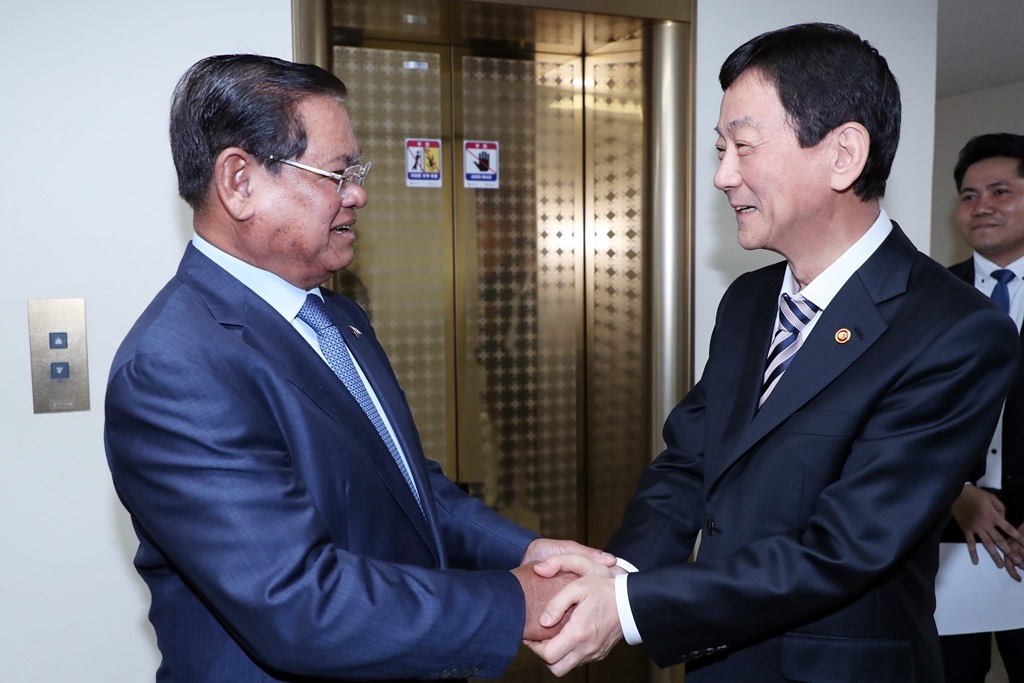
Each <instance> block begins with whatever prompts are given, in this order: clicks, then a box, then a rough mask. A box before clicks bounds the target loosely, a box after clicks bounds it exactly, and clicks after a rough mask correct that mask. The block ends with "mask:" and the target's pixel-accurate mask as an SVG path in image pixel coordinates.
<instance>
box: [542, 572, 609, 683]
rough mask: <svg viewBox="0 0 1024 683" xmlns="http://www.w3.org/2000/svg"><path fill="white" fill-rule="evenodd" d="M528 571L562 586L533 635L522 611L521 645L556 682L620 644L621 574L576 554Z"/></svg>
mask: <svg viewBox="0 0 1024 683" xmlns="http://www.w3.org/2000/svg"><path fill="white" fill-rule="evenodd" d="M601 559H602V560H604V559H606V558H601ZM613 562H614V558H613ZM532 569H533V572H534V574H536V575H537V576H538V577H542V578H543V579H544V580H547V581H552V580H562V581H563V582H564V586H563V587H562V588H561V590H559V591H558V593H557V594H556V595H554V597H552V598H551V599H550V600H549V601H548V602H547V604H546V606H545V607H544V610H543V612H542V613H541V614H540V616H539V626H540V627H541V628H540V631H539V632H538V631H536V630H533V629H531V628H530V627H529V619H530V618H531V614H530V612H529V610H527V633H526V634H524V641H525V642H526V645H527V646H528V647H529V648H530V649H531V650H533V652H534V653H536V654H537V655H538V656H539V657H540V658H541V659H543V660H544V661H545V662H547V664H548V668H549V669H551V672H552V673H554V674H555V675H556V676H563V675H565V674H566V673H568V672H569V671H570V670H572V669H573V668H575V667H577V666H580V665H582V664H586V663H588V662H592V661H596V660H599V659H604V658H605V657H606V656H607V655H608V652H609V651H610V650H611V649H612V647H613V646H614V645H615V644H616V643H617V642H618V641H619V640H621V639H622V628H621V626H620V625H619V615H618V611H617V609H616V604H615V575H616V574H617V573H621V572H623V571H624V570H622V569H621V568H619V567H615V566H614V565H613V564H609V563H607V562H601V561H595V560H594V559H593V558H592V557H588V556H584V555H579V554H572V555H557V556H553V557H549V558H548V559H546V560H544V561H542V562H539V563H537V564H534V565H532ZM576 577H579V578H576ZM538 633H539V635H540V636H541V637H537V636H538Z"/></svg>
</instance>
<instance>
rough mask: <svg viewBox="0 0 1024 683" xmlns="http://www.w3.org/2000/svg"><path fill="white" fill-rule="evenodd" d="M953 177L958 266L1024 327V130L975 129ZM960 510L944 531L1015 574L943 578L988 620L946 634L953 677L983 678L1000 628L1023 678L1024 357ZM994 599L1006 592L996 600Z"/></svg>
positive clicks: (955, 681)
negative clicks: (962, 255) (964, 580)
mask: <svg viewBox="0 0 1024 683" xmlns="http://www.w3.org/2000/svg"><path fill="white" fill-rule="evenodd" d="M953 179H954V180H955V181H956V189H957V192H958V193H959V196H960V201H959V203H958V205H957V215H956V217H957V223H958V224H959V225H960V230H961V232H962V233H963V236H964V240H965V241H966V242H967V244H968V245H970V246H971V248H972V249H973V250H974V255H973V256H972V257H971V258H969V259H968V260H966V261H962V262H960V263H957V264H956V265H954V266H951V267H950V270H951V271H953V273H955V274H956V275H957V276H958V277H960V278H961V279H963V280H964V282H967V283H968V284H970V285H972V286H974V287H976V288H977V289H978V291H980V292H982V293H983V294H985V295H987V296H989V297H991V298H992V300H993V301H996V302H997V303H998V305H999V306H1000V307H1001V308H1003V309H1004V311H1005V312H1006V313H1007V314H1008V315H1009V316H1010V318H1011V319H1012V320H1013V322H1014V324H1016V326H1017V328H1018V329H1020V327H1021V321H1022V320H1024V283H1022V282H1021V276H1022V275H1024V135H1014V134H1013V133H989V134H986V135H979V136H977V137H974V138H971V139H970V140H969V141H968V142H967V144H966V145H965V146H964V148H963V149H962V150H960V157H959V159H958V160H957V163H956V167H955V168H954V169H953ZM1021 342H1022V344H1024V338H1022V339H1021ZM1022 352H1024V348H1022ZM953 519H954V521H953V523H951V524H950V525H949V527H948V528H947V532H946V534H944V536H943V540H944V541H948V542H960V543H964V542H966V544H967V548H966V552H969V553H970V557H971V560H972V561H973V562H974V564H976V565H977V564H978V562H979V557H978V555H979V553H978V548H977V544H978V543H981V545H982V547H983V548H984V549H985V552H986V553H987V554H988V555H989V557H991V558H992V562H994V563H995V565H996V567H998V568H1000V569H1004V570H1005V572H1006V574H1007V575H1008V577H1007V576H1002V575H1001V574H1000V573H995V574H994V573H993V572H991V571H986V570H987V569H988V568H987V567H986V568H979V569H978V571H977V573H976V576H974V577H972V579H971V582H970V583H968V584H966V585H960V586H943V587H942V590H941V591H940V592H939V598H940V600H942V599H943V598H945V597H947V595H946V591H952V592H957V591H964V592H966V593H969V594H973V596H974V599H973V600H971V601H968V602H970V603H971V604H972V608H973V609H974V610H975V611H976V613H975V614H972V615H970V622H971V623H973V624H975V625H976V626H982V625H985V626H987V627H988V628H987V629H985V630H984V631H981V632H977V633H963V632H962V631H961V629H964V626H963V625H962V624H963V622H961V624H959V625H957V626H958V628H957V629H956V631H955V635H943V636H942V638H941V641H940V642H941V644H942V659H943V662H944V664H945V669H946V683H984V681H985V676H986V675H987V674H988V672H989V669H990V668H991V663H992V645H991V643H992V635H991V634H992V632H993V631H994V632H995V639H996V643H998V646H999V654H1000V656H1001V657H1002V660H1003V665H1004V666H1005V668H1006V672H1007V675H1008V677H1009V681H1010V683H1024V586H1022V587H1021V588H1020V590H1019V591H1014V593H1012V594H1011V595H1016V596H1017V600H1016V601H1015V602H1014V601H1012V600H1011V601H1010V602H1007V601H1006V596H1005V593H1004V591H1005V589H1000V586H1001V585H1003V584H1005V583H1006V582H1008V581H1009V580H1011V579H1012V580H1013V581H1016V582H1018V583H1020V582H1021V576H1020V568H1021V567H1022V566H1024V546H1021V540H1022V537H1021V535H1022V534H1024V365H1021V366H1018V368H1017V374H1016V377H1015V378H1014V380H1013V385H1012V386H1011V388H1010V393H1009V395H1008V396H1007V398H1006V404H1005V406H1004V408H1003V413H1002V417H1001V419H1000V421H999V424H998V425H997V426H996V430H995V432H994V433H993V434H992V439H991V442H990V443H989V447H988V448H987V449H986V455H985V458H984V459H983V460H982V461H981V462H979V463H978V465H977V467H976V468H975V469H974V470H973V471H972V472H971V473H970V476H969V478H968V479H967V482H966V484H965V485H964V488H963V491H962V492H961V493H960V495H959V496H958V497H957V499H956V502H955V503H953ZM958 552H964V551H958ZM986 563H987V561H986ZM1010 587H1011V589H1012V588H1013V587H1012V585H1011V586H1010ZM989 590H991V591H993V592H995V594H996V596H998V597H997V598H995V599H994V600H985V599H982V597H981V594H983V593H987V592H988V591H989ZM948 597H949V598H953V596H952V595H949V596H948ZM994 601H1000V602H999V605H998V607H997V608H995V609H993V607H992V602H994ZM958 603H959V601H958ZM940 604H941V603H940ZM959 614H961V615H962V614H963V613H962V612H959ZM964 616H966V615H964ZM964 630H966V629H964ZM943 633H945V631H943Z"/></svg>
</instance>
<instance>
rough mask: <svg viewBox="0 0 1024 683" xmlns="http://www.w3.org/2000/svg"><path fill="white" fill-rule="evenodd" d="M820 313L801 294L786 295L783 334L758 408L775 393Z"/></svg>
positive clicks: (774, 342) (781, 321) (774, 348)
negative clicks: (804, 334)
mask: <svg viewBox="0 0 1024 683" xmlns="http://www.w3.org/2000/svg"><path fill="white" fill-rule="evenodd" d="M819 310H821V309H819V308H818V307H817V306H815V305H814V304H813V303H811V302H810V301H809V300H807V299H804V298H803V297H802V296H800V295H797V296H794V297H791V296H789V295H788V294H783V295H782V304H781V305H780V306H779V331H778V332H776V333H775V338H774V339H772V345H771V348H769V349H768V366H767V368H766V369H765V371H764V382H763V383H762V384H761V400H760V401H758V403H757V406H758V408H760V407H761V406H762V405H764V402H765V399H767V398H768V394H770V393H772V389H774V388H775V385H776V384H778V383H779V379H780V378H781V377H782V373H784V372H785V371H786V368H788V367H789V363H790V361H792V360H793V355H794V354H795V353H796V351H797V349H799V348H800V345H801V344H802V343H803V338H802V337H801V336H800V332H802V331H803V329H804V328H805V327H806V326H807V323H809V322H811V320H813V319H814V316H815V315H817V313H818V311H819Z"/></svg>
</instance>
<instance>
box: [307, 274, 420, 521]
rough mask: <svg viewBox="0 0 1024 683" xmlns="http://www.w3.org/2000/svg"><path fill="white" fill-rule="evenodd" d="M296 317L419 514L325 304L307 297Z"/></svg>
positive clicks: (408, 479)
mask: <svg viewBox="0 0 1024 683" xmlns="http://www.w3.org/2000/svg"><path fill="white" fill-rule="evenodd" d="M298 317H299V320H301V321H302V322H304V323H306V324H307V325H309V326H310V327H312V328H313V330H314V331H315V332H316V338H317V341H319V342H320V350H321V351H323V353H324V357H325V358H326V359H327V364H328V365H330V366H331V370H333V371H334V374H335V375H337V376H338V379H340V380H341V383H342V384H344V385H345V388H346V389H348V391H349V393H350V394H352V397H353V398H354V399H355V400H356V401H357V402H358V403H359V407H360V408H362V409H363V412H364V413H366V417H368V418H370V422H372V423H373V426H374V427H375V428H376V429H377V433H378V434H380V438H381V439H383V440H384V444H385V445H386V446H387V447H388V450H389V451H391V457H392V458H394V459H395V463H396V464H397V465H398V469H399V470H401V471H402V476H403V477H405V482H406V483H407V484H408V485H409V488H410V489H411V490H412V494H413V495H414V496H415V497H416V504H417V505H419V506H420V511H422V510H423V504H422V503H421V502H420V494H419V492H418V491H417V490H416V487H415V486H414V485H413V483H412V475H411V474H410V473H409V468H408V467H407V466H406V464H405V460H403V459H402V455H401V453H399V452H398V447H397V446H396V445H395V442H394V440H393V439H392V438H391V433H390V432H388V428H387V426H385V424H384V420H383V418H381V416H380V412H379V411H378V410H377V406H375V405H374V404H373V399H371V398H370V394H369V392H367V391H366V385H365V384H363V380H362V378H361V377H360V376H359V371H358V370H356V366H355V363H353V362H352V357H351V356H350V355H349V351H348V346H346V345H345V340H344V339H342V337H341V332H339V331H338V328H337V327H336V326H335V324H334V323H333V322H331V319H330V318H329V317H327V309H326V308H325V307H324V302H323V301H322V300H321V299H320V297H318V296H317V295H316V294H309V295H307V296H306V301H305V303H303V304H302V308H301V309H299V316H298Z"/></svg>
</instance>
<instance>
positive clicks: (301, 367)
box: [105, 245, 536, 683]
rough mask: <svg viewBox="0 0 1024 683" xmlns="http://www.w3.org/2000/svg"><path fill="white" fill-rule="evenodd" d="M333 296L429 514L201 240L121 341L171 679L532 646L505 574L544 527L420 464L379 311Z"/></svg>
mask: <svg viewBox="0 0 1024 683" xmlns="http://www.w3.org/2000/svg"><path fill="white" fill-rule="evenodd" d="M324 294H325V298H326V305H327V310H328V312H329V315H330V316H331V317H332V318H333V320H334V321H335V323H336V324H337V326H338V329H339V330H341V332H342V334H343V335H344V336H345V341H346V342H347V343H348V345H349V347H350V348H351V350H352V352H353V354H354V355H355V357H356V358H357V360H358V362H359V364H360V366H361V367H362V369H363V371H364V373H365V374H366V376H367V378H368V380H369V382H370V383H371V384H372V386H373V389H374V391H375V392H376V394H377V396H378V397H379V399H380V402H381V404H382V405H383V407H384V410H385V411H386V413H387V415H388V418H389V419H390V421H391V424H392V425H393V426H394V428H395V431H396V433H397V435H398V439H399V441H400V442H401V446H402V448H403V449H404V451H405V453H406V455H407V456H408V459H409V465H410V469H411V470H412V473H413V476H414V478H415V481H416V484H417V486H418V487H419V490H420V492H421V493H422V499H423V503H424V511H423V512H421V511H420V509H419V508H418V507H417V504H416V501H415V499H414V497H413V495H412V493H411V491H410V489H409V487H408V485H407V484H406V483H405V481H404V479H403V478H402V475H401V473H400V472H399V470H398V468H397V466H396V465H395V462H394V460H393V459H392V457H391V455H390V453H389V452H388V450H387V447H386V446H384V444H383V442H382V440H381V439H380V437H379V436H378V434H377V432H376V430H375V429H374V427H373V425H372V424H371V423H370V421H369V420H368V419H367V418H366V416H365V415H364V413H363V412H362V411H361V410H360V408H359V406H358V404H357V403H356V402H355V400H354V399H353V398H352V397H351V396H350V395H349V393H348V392H347V391H346V390H345V389H344V387H343V385H342V384H341V383H340V381H339V380H338V379H337V378H336V377H335V376H334V374H333V373H332V372H331V370H330V368H328V366H327V365H326V364H325V363H324V362H323V360H322V359H321V358H320V357H319V356H318V355H317V354H316V352H315V351H314V350H313V349H312V348H311V347H310V346H309V344H308V343H307V342H306V341H305V340H304V339H303V338H302V336H301V335H300V334H299V333H298V332H297V331H296V330H295V329H294V328H293V327H292V326H291V325H290V324H289V323H288V322H287V321H285V320H284V319H283V318H282V317H281V315H280V314H278V313H277V312H276V311H275V310H273V309H272V308H271V307H270V306H269V305H268V304H267V303H266V302H264V301H263V300H262V299H260V298H259V297H258V296H256V295H255V294H254V293H253V292H252V291H251V290H249V289H248V288H246V287H245V286H243V285H242V284H241V283H240V282H238V281H237V280H236V279H235V278H233V277H232V276H231V275H229V274H228V273H227V272H225V271H224V270H223V269H221V268H220V267H219V266H217V265H215V264H214V263H213V262H212V261H210V260H209V259H208V258H207V257H206V256H204V255H202V254H201V253H200V252H199V251H198V250H196V249H195V248H194V247H193V246H192V245H189V246H188V248H187V250H186V252H185V255H184V257H183V259H182V261H181V264H180V267H179V270H178V273H177V275H176V276H175V277H174V278H173V279H172V280H171V281H170V282H169V283H168V284H167V285H166V287H164V289H163V290H162V291H161V292H160V293H159V295H157V297H156V298H155V299H154V301H153V302H152V303H151V304H150V306H149V307H148V308H147V309H146V311H145V312H144V313H143V314H142V316H141V317H140V319H139V320H138V322H137V323H136V324H135V326H134V327H133V328H132V330H131V332H130V333H129V334H128V336H127V338H126V339H125V341H124V343H123V344H122V346H121V348H120V349H119V350H118V352H117V354H116V356H115V358H114V362H113V367H112V368H111V372H110V378H109V384H108V388H107V401H106V426H105V438H106V446H107V458H108V461H109V465H110V470H111V473H112V476H113V481H114V485H115V487H116V490H117V493H118V495H119V497H120V498H121V500H122V502H123V503H124V505H125V507H126V508H127V509H128V511H129V512H130V513H131V517H132V521H133V523H134V526H135V529H136V532H137V534H138V537H139V550H138V554H137V556H136V558H135V565H136V567H137V569H138V571H139V573H140V574H141V575H142V578H143V579H144V580H145V582H146V583H147V584H148V586H149V588H150V591H151V593H152V608H151V611H150V620H151V621H152V623H153V626H154V628H155V630H156V635H157V642H158V645H159V647H160V650H161V653H162V655H163V662H162V664H161V666H160V669H159V671H158V674H157V680H158V681H180V682H182V683H198V682H201V681H232V682H236V683H237V682H249V681H279V680H284V681H298V680H309V679H316V680H325V679H326V680H360V679H379V678H389V679H409V680H412V679H425V678H438V677H448V678H465V677H468V676H471V675H484V676H487V677H490V678H494V677H497V676H498V675H500V674H501V672H502V671H503V670H504V669H505V667H506V666H507V665H508V663H509V662H510V661H511V660H512V658H513V657H514V655H515V653H516V651H517V649H518V645H519V642H520V639H521V637H522V628H523V623H524V619H525V614H524V603H523V594H522V590H521V589H520V587H519V583H518V581H517V580H516V578H515V577H514V576H513V575H512V574H511V573H510V572H508V571H507V570H508V569H510V568H512V567H515V566H516V565H518V564H519V562H520V559H521V558H522V555H523V553H524V551H525V549H526V547H527V545H528V544H529V543H530V541H532V540H533V539H534V538H535V537H536V536H535V534H533V533H531V532H528V531H527V530H525V529H522V528H521V527H518V526H516V525H514V524H512V523H511V522H508V521H506V520H504V519H502V518H501V517H499V516H498V515H497V514H495V513H494V512H493V511H492V510H490V509H489V508H487V507H486V506H485V505H484V504H482V503H481V502H480V501H478V500H476V499H474V498H471V497H469V496H467V495H465V494H464V493H463V492H462V491H461V490H459V489H458V487H457V486H455V484H454V483H452V482H451V481H450V480H448V479H447V478H446V477H445V476H444V474H443V473H442V472H441V470H440V468H439V466H438V465H437V464H436V463H434V462H432V461H429V460H427V459H426V458H425V457H424V454H423V452H422V447H421V445H420V442H419V437H418V435H417V432H416V428H415V426H414V425H413V419H412V415H411V414H410V412H409V408H408V406H407V404H406V401H405V396H404V394H403V393H402V391H401V389H400V387H399V385H398V382H397V380H396V378H395V376H394V373H393V372H392V370H391V367H390V365H389V363H388V360H387V358H386V356H385V354H384V351H383V349H382V348H381V346H380V344H379V343H378V342H377V339H376V337H375V335H374V332H373V329H372V328H371V327H370V323H369V321H368V320H367V318H366V316H365V315H364V313H363V312H362V310H361V309H360V308H359V307H358V306H357V305H356V304H354V303H353V302H351V301H350V300H348V299H345V298H344V297H341V296H338V295H335V294H333V293H331V292H327V291H325V292H324ZM350 326H352V327H354V328H355V329H357V330H359V331H360V332H361V334H360V335H356V334H355V333H354V332H353V331H352V329H351V328H350ZM424 513H425V514H424ZM460 569H470V570H474V571H460ZM438 570H446V571H438Z"/></svg>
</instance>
